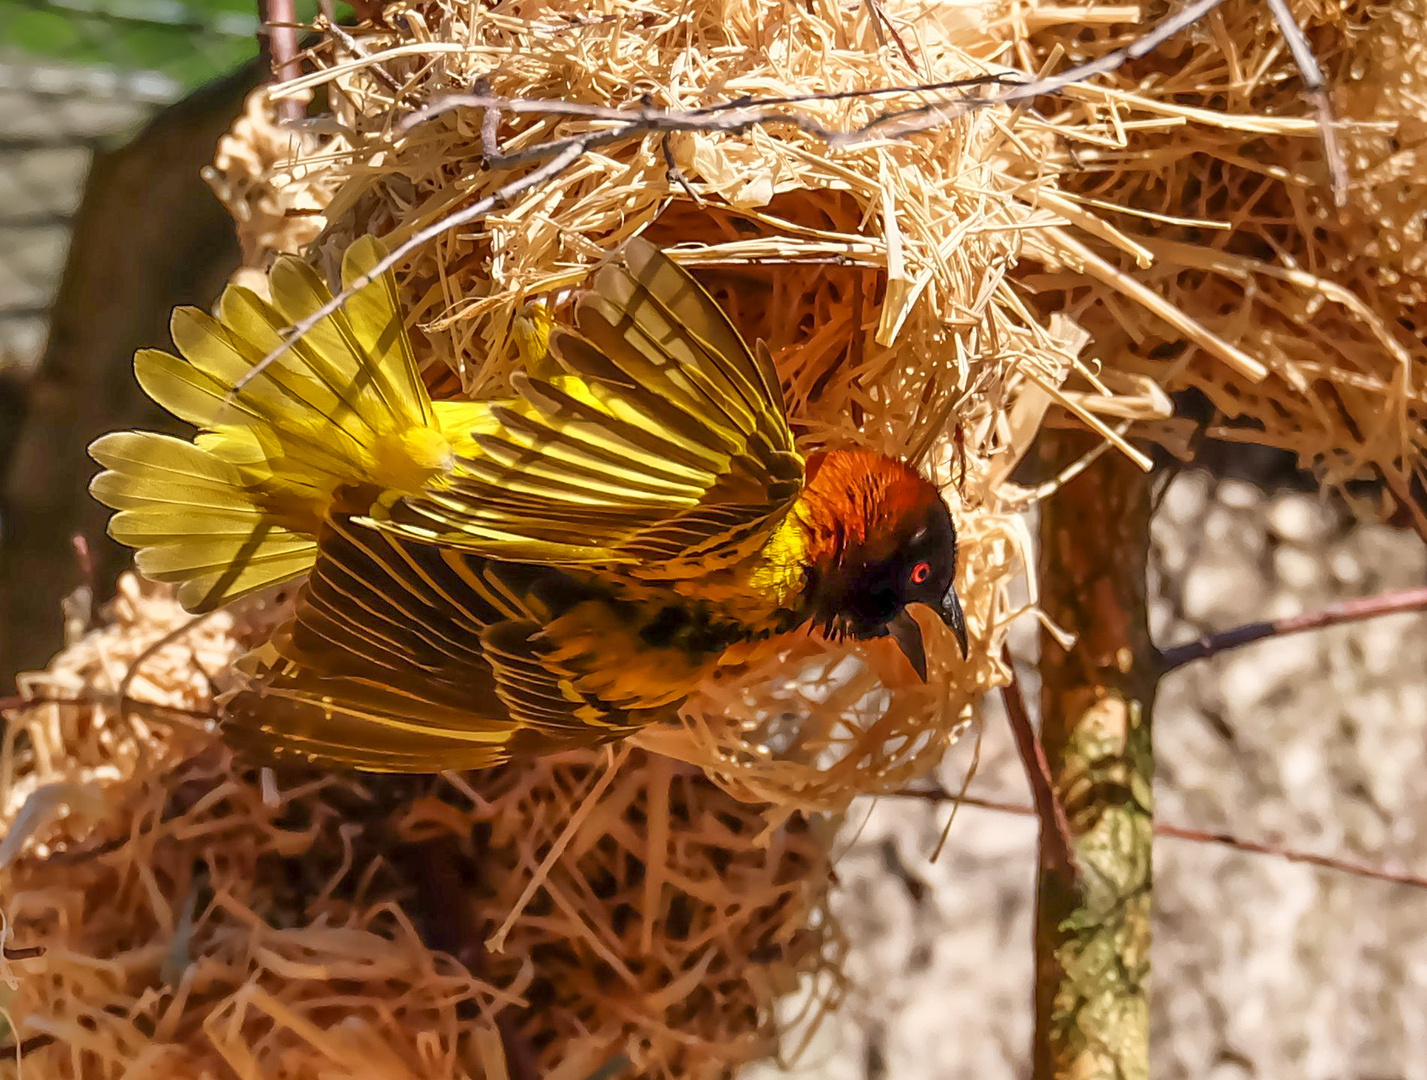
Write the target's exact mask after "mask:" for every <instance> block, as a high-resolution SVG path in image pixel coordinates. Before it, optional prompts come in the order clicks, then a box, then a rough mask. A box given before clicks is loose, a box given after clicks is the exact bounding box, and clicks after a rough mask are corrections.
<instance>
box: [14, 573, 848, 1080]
mask: <svg viewBox="0 0 1427 1080" xmlns="http://www.w3.org/2000/svg"><path fill="white" fill-rule="evenodd" d="M184 628H187V630H186V632H185V633H183V634H182V637H181V638H180V637H179V636H178V635H177V633H176V632H177V631H179V630H181V629H184ZM252 636H253V633H252V628H251V627H238V628H235V627H234V625H233V623H232V621H231V620H230V619H229V618H228V617H227V616H226V615H218V616H215V617H212V618H209V619H207V620H205V621H204V622H202V623H201V624H199V625H197V626H190V620H189V619H188V617H187V616H186V615H184V613H183V612H182V610H181V609H180V608H179V607H178V605H177V603H176V602H175V601H173V600H172V599H170V598H169V597H168V596H166V595H164V594H163V593H161V592H159V591H158V590H154V589H150V588H147V587H141V586H140V585H139V584H138V583H137V581H136V579H134V578H133V577H131V576H126V577H125V579H124V580H123V581H122V583H121V588H120V595H119V597H118V599H117V600H116V601H115V604H114V612H113V621H112V623H111V624H110V625H109V626H108V627H106V628H105V629H103V630H100V631H97V632H95V633H93V634H91V635H89V636H88V637H86V638H84V639H83V640H81V641H79V642H77V643H76V644H74V645H72V646H71V647H70V648H68V649H67V650H66V651H65V652H63V653H62V654H61V655H60V656H59V657H58V658H57V659H56V661H55V662H54V664H53V665H52V666H51V667H50V669H49V670H48V671H45V672H43V673H38V674H36V675H32V676H29V677H27V678H26V680H25V685H24V691H25V693H26V695H27V696H29V697H32V698H36V699H42V700H44V701H46V702H48V703H46V704H37V705H33V706H30V707H28V708H25V709H23V710H17V711H16V712H15V713H13V714H12V723H11V725H10V726H9V728H8V730H7V732H6V740H5V745H4V756H3V760H2V761H0V765H3V770H4V773H3V775H4V789H3V798H4V804H3V807H0V811H3V815H4V821H5V822H6V824H7V825H8V829H7V832H6V834H5V838H4V840H3V842H0V895H3V896H4V897H5V909H4V910H5V927H4V944H5V947H6V959H5V960H3V961H0V1018H3V1019H4V1020H5V1021H6V1022H7V1023H0V1028H4V1027H6V1026H8V1027H9V1028H10V1029H11V1031H13V1032H14V1033H15V1035H16V1036H17V1037H18V1039H17V1041H18V1042H19V1044H20V1046H21V1047H22V1048H23V1049H24V1051H25V1072H26V1074H27V1075H31V1076H39V1077H46V1078H57V1077H64V1076H83V1077H110V1076H116V1077H117V1076H120V1075H123V1076H127V1077H133V1076H137V1075H150V1076H199V1075H204V1074H205V1073H206V1074H208V1075H230V1074H236V1075H238V1076H251V1077H273V1076H289V1077H306V1076H312V1077H315V1076H322V1075H332V1070H333V1069H337V1070H339V1071H340V1073H341V1075H343V1076H350V1077H369V1078H371V1080H397V1078H402V1077H410V1078H412V1080H418V1078H420V1080H426V1078H431V1077H455V1076H481V1077H488V1078H495V1077H504V1076H551V1077H570V1078H572V1080H584V1078H586V1077H588V1076H590V1075H592V1074H593V1073H595V1072H596V1071H598V1070H599V1069H600V1068H602V1067H604V1066H607V1065H610V1064H611V1062H615V1063H623V1062H627V1065H625V1066H624V1067H622V1068H621V1069H620V1070H618V1071H619V1074H620V1075H629V1074H630V1071H631V1070H633V1071H634V1072H635V1073H637V1074H638V1075H643V1076H653V1077H657V1076H680V1077H717V1076H723V1075H726V1073H727V1071H728V1070H729V1069H730V1068H732V1067H734V1066H736V1065H738V1064H741V1063H742V1062H745V1061H748V1060H751V1059H754V1058H758V1057H762V1056H766V1055H768V1054H770V1053H773V1052H774V1051H775V1050H776V1043H775V1036H776V1030H775V1028H774V1026H773V1006H774V1004H775V1002H776V1000H777V999H778V997H779V996H780V995H782V994H785V993H787V992H789V991H790V990H793V989H795V988H797V987H798V986H799V984H800V981H802V982H803V983H804V984H809V985H811V986H813V987H815V988H816V987H820V988H821V990H820V992H819V994H818V995H815V997H814V999H813V1006H814V1007H815V1008H820V1007H821V1006H822V1005H823V1004H825V1003H826V1002H827V1001H828V1000H830V998H829V995H832V994H834V993H835V992H836V990H837V985H838V984H837V979H836V960H837V957H838V953H839V942H838V939H837V935H836V932H835V930H834V929H833V927H832V925H831V923H830V922H829V920H828V919H827V916H826V912H825V909H824V897H825V890H826V885H827V882H828V879H829V870H828V864H827V835H826V830H825V829H824V828H822V827H821V826H818V825H817V824H816V823H809V822H807V821H805V820H804V819H802V818H800V817H795V818H792V819H790V820H788V821H787V822H785V823H784V824H783V825H781V826H780V827H778V828H776V829H773V830H771V831H770V830H769V828H768V825H767V822H766V820H765V816H764V811H765V809H766V807H763V806H761V805H759V804H752V803H745V802H740V801H738V800H735V799H734V798H732V797H731V796H730V795H728V794H727V793H725V792H724V791H723V790H721V789H720V788H719V787H717V786H716V785H714V784H712V783H711V782H710V781H709V780H708V779H707V778H706V777H705V776H703V774H702V773H700V772H698V771H697V770H695V769H693V768H690V767H689V766H686V765H682V764H680V763H677V762H673V761H669V760H667V759H662V758H654V757H651V756H649V755H648V754H645V753H643V752H641V751H637V750H632V749H631V750H625V751H623V752H616V753H614V754H607V753H605V752H593V751H589V752H586V751H581V752H577V753H567V754H562V755H559V756H555V757H550V758H546V759H542V760H540V761H538V762H535V763H533V764H530V765H529V766H525V767H521V768H504V769H498V770H490V771H486V772H482V773H475V774H470V775H469V776H466V777H452V778H450V779H448V780H426V779H420V780H416V779H409V780H408V779H390V778H353V777H351V776H335V775H331V774H321V773H317V772H312V771H305V770H301V769H299V770H291V769H284V770H279V771H276V772H274V771H270V770H258V769H255V768H251V767H247V766H245V765H243V764H241V763H238V762H235V761H234V760H233V757H232V754H231V752H230V751H229V750H228V749H227V748H226V747H225V746H224V745H223V744H222V743H221V742H219V741H217V740H215V739H214V738H213V737H212V735H210V734H208V733H207V732H205V731H204V730H202V729H201V726H200V725H199V724H198V723H197V721H196V720H195V719H193V718H194V717H200V716H202V715H203V714H204V713H206V711H207V707H208V703H209V697H210V693H211V689H210V684H209V681H208V680H207V678H206V677H205V675H204V672H206V671H217V670H220V669H221V668H222V667H223V666H224V665H225V664H227V663H228V662H229V661H230V660H231V659H232V658H233V655H234V654H235V652H236V651H238V649H239V648H240V646H241V644H242V643H243V641H244V640H247V639H249V638H251V637H252ZM151 646H158V647H157V648H156V649H153V650H151V649H150V647H151ZM135 661H139V666H138V667H137V669H136V670H137V674H136V675H135V676H134V678H133V680H132V682H131V684H130V686H129V693H130V694H131V695H133V696H134V697H137V698H140V699H142V700H143V701H144V702H147V703H150V704H140V705H131V706H130V708H129V709H127V710H121V709H119V708H118V707H117V706H118V692H119V690H120V687H121V684H122V682H123V680H124V678H125V676H126V674H127V673H128V672H129V670H130V668H131V667H132V666H133V665H134V663H135ZM76 698H82V699H83V700H84V701H85V703H84V704H78V705H76V704H56V703H54V702H56V701H73V700H75V699H76ZM153 703H156V704H153ZM186 718H187V722H185V719H186ZM32 950H33V951H35V952H38V953H39V955H33V956H32V955H30V952H31V951H32ZM7 1036H8V1033H6V1034H5V1035H0V1039H3V1038H6V1037H7Z"/></svg>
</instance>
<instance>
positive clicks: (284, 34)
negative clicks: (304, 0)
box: [262, 0, 304, 123]
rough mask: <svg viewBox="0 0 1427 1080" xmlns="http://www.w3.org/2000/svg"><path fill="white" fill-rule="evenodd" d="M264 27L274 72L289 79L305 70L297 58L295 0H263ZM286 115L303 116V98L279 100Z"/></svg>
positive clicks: (280, 78)
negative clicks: (299, 99)
mask: <svg viewBox="0 0 1427 1080" xmlns="http://www.w3.org/2000/svg"><path fill="white" fill-rule="evenodd" d="M262 7H263V30H264V32H265V34H266V38H267V52H268V56H269V57H271V58H272V70H273V75H274V76H275V77H276V78H277V80H278V81H279V82H287V81H289V80H291V79H295V78H297V77H298V76H299V75H301V74H302V66H301V65H300V64H299V63H298V60H297V9H296V5H295V4H294V2H293V0H262ZM277 107H278V110H279V111H280V112H281V114H282V118H283V119H284V120H287V121H289V122H293V123H295V122H296V121H298V120H301V119H302V115H303V112H304V110H303V107H302V102H301V101H298V100H297V99H296V98H283V99H281V100H279V101H278V102H277Z"/></svg>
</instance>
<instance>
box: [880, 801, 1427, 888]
mask: <svg viewBox="0 0 1427 1080" xmlns="http://www.w3.org/2000/svg"><path fill="white" fill-rule="evenodd" d="M892 797H893V798H898V799H920V800H921V801H923V802H930V803H957V804H959V805H962V806H974V807H977V808H978V809H981V810H991V811H994V812H996V813H999V814H1014V815H1016V816H1017V817H1034V818H1039V817H1040V812H1039V811H1038V810H1037V809H1036V808H1035V807H1033V806H1024V805H1022V804H1020V803H1013V802H1007V801H1005V800H1002V799H988V798H986V797H984V796H981V795H958V794H956V793H955V792H952V791H947V790H946V789H945V788H943V787H933V788H908V789H906V790H903V791H897V792H893V794H892ZM1154 834H1155V835H1156V836H1163V837H1165V838H1167V839H1170V840H1185V841H1188V842H1189V843H1192V844H1215V845H1218V846H1219V847H1227V848H1232V849H1233V850H1234V851H1242V852H1244V853H1246V854H1249V855H1265V856H1268V857H1269V858H1274V859H1281V860H1283V861H1284V862H1291V863H1303V864H1306V865H1308V866H1317V867H1321V868H1322V869H1324V870H1333V871H1336V872H1337V873H1341V874H1352V875H1353V876H1354V877H1361V878H1368V879H1370V880H1372V881H1387V882H1391V883H1392V884H1394V885H1407V886H1409V887H1411V888H1414V889H1427V877H1423V876H1421V875H1419V874H1413V873H1409V872H1408V871H1405V870H1385V869H1383V868H1382V867H1378V866H1369V865H1367V864H1366V863H1359V862H1352V861H1350V860H1348V859H1340V858H1337V857H1336V856H1333V855H1318V854H1315V853H1314V852H1311V851H1300V850H1298V849H1297V848H1290V847H1284V846H1282V845H1280V844H1269V843H1265V842H1263V841H1260V840H1245V839H1244V838H1243V837H1241V836H1234V835H1233V834H1232V833H1221V832H1207V831H1205V830H1203V829H1190V828H1186V827H1185V826H1182V825H1167V824H1165V823H1163V822H1155V827H1154Z"/></svg>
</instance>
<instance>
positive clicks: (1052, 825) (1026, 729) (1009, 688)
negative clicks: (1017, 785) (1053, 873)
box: [1001, 649, 1080, 885]
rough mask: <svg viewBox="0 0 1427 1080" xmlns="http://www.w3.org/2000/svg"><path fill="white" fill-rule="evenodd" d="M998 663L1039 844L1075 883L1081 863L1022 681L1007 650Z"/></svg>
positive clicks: (1078, 878) (1007, 711) (1003, 694)
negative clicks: (1007, 673)
mask: <svg viewBox="0 0 1427 1080" xmlns="http://www.w3.org/2000/svg"><path fill="white" fill-rule="evenodd" d="M1001 662H1002V663H1004V664H1005V665H1006V666H1007V667H1008V668H1010V669H1011V681H1010V682H1009V683H1007V684H1006V685H1005V686H1004V687H1002V688H1001V697H1002V700H1003V701H1004V702H1005V704H1006V715H1007V716H1008V717H1009V718H1010V721H1011V734H1012V736H1013V737H1014V738H1015V740H1016V751H1017V752H1018V753H1019V754H1020V755H1021V765H1022V766H1024V768H1025V770H1026V781H1027V782H1028V783H1029V784H1030V787H1031V800H1032V801H1033V802H1034V803H1035V814H1036V816H1037V817H1038V818H1039V819H1040V823H1041V843H1042V844H1043V845H1044V847H1045V850H1046V852H1047V854H1048V855H1049V856H1050V859H1051V861H1052V862H1053V864H1054V865H1055V866H1056V867H1057V869H1059V870H1061V871H1063V872H1064V873H1065V875H1066V876H1067V877H1069V878H1070V879H1071V880H1073V881H1074V882H1075V883H1076V884H1077V885H1078V884H1079V883H1080V863H1079V862H1078V861H1077V860H1076V858H1075V843H1074V839H1073V838H1072V836H1071V834H1070V822H1069V820H1068V819H1067V818H1066V816H1065V807H1063V806H1061V804H1060V800H1059V799H1058V798H1056V795H1055V785H1054V784H1053V783H1052V782H1051V778H1050V763H1049V762H1048V761H1047V760H1046V756H1045V747H1043V746H1042V745H1041V741H1040V739H1039V738H1037V737H1036V732H1035V728H1034V727H1032V726H1031V717H1030V712H1029V711H1028V710H1027V709H1026V699H1025V697H1024V696H1023V695H1022V694H1021V684H1020V682H1019V681H1018V680H1017V679H1016V668H1015V664H1014V662H1013V661H1012V659H1011V650H1010V649H1005V650H1004V651H1003V652H1002V654H1001Z"/></svg>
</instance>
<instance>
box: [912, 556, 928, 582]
mask: <svg viewBox="0 0 1427 1080" xmlns="http://www.w3.org/2000/svg"><path fill="white" fill-rule="evenodd" d="M931 576H932V564H931V563H929V562H925V561H923V562H919V563H917V565H916V566H914V567H912V584H913V585H925V584H926V580H927V578H929V577H931Z"/></svg>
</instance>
